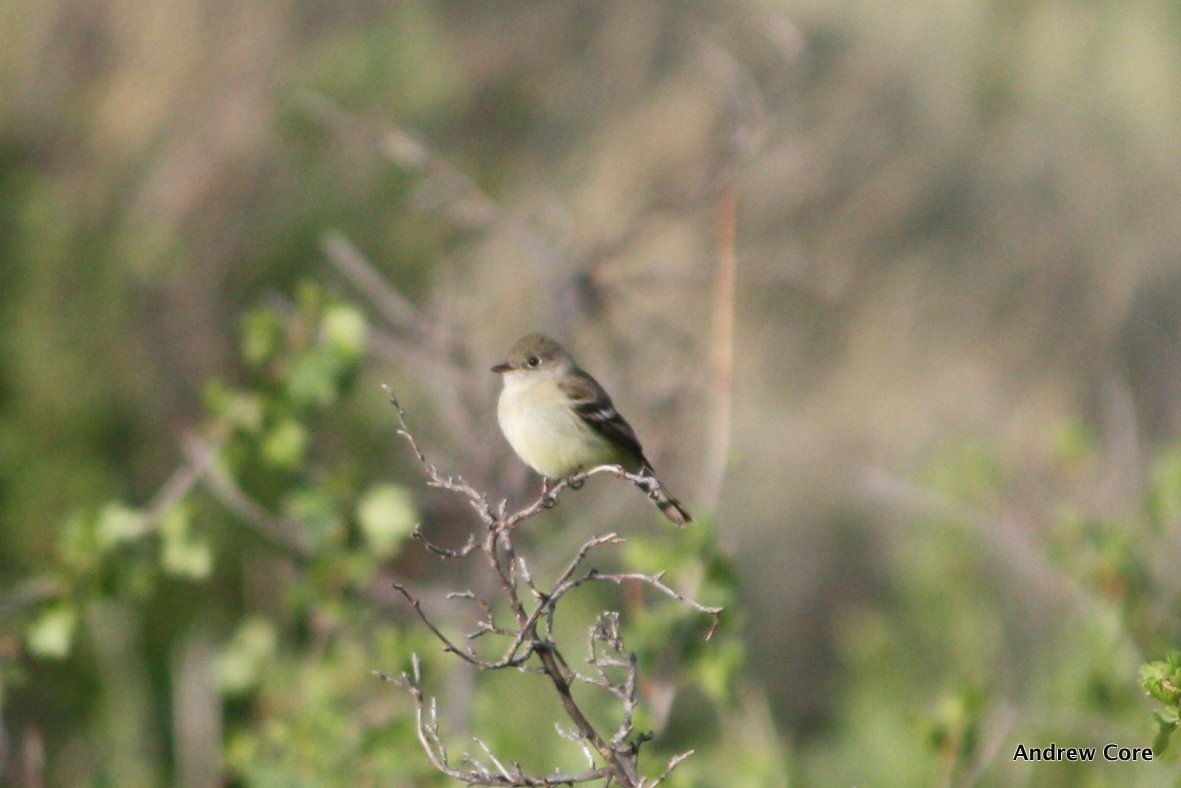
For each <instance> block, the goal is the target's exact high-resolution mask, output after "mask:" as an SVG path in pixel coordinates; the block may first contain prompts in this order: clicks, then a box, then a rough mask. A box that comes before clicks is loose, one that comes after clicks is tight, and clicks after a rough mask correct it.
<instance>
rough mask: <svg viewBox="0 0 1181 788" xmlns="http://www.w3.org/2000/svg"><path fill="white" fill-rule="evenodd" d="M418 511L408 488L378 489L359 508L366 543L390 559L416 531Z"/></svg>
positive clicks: (369, 493) (380, 486)
mask: <svg viewBox="0 0 1181 788" xmlns="http://www.w3.org/2000/svg"><path fill="white" fill-rule="evenodd" d="M417 520H418V511H417V509H416V508H415V506H414V499H413V498H411V496H410V493H409V492H407V491H406V489H405V488H404V487H400V486H398V485H394V484H382V485H378V486H376V487H374V488H372V489H371V490H369V491H368V492H367V493H365V495H364V496H362V498H361V500H360V501H359V502H358V504H357V522H358V523H359V524H360V526H361V533H362V534H363V535H364V536H365V541H367V542H368V543H369V546H370V547H371V548H372V549H373V552H375V553H376V554H378V555H380V556H389V555H392V554H393V553H394V552H396V551H397V548H398V545H399V544H400V543H401V542H402V540H403V539H404V538H405V537H406V536H408V535H409V534H410V532H411V531H412V530H413V529H414V525H415V523H416V522H417Z"/></svg>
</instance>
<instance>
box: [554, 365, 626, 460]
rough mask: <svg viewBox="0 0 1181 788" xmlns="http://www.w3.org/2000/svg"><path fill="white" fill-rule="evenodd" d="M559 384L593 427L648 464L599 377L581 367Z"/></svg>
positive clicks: (580, 413) (576, 409)
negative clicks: (601, 384) (596, 377)
mask: <svg viewBox="0 0 1181 788" xmlns="http://www.w3.org/2000/svg"><path fill="white" fill-rule="evenodd" d="M558 385H559V386H560V387H561V389H562V391H563V392H564V393H565V394H566V396H568V397H569V398H570V403H571V405H573V406H574V410H575V412H576V413H577V414H578V415H579V416H581V417H582V420H583V421H585V422H586V423H587V424H588V425H590V427H591V429H593V430H595V431H596V432H598V433H599V434H600V435H602V436H603V437H605V438H606V439H607V440H609V441H611V442H612V443H614V444H615V445H616V446H618V447H620V448H621V449H623V450H624V451H626V452H627V453H628V454H629V455H631V456H632V457H633V458H634V459H635V460H636V462H638V463H639V464H641V465H644V466H647V465H648V460H647V459H645V458H644V450H643V448H641V446H640V441H639V439H638V438H636V433H635V431H634V430H632V427H631V425H630V424H628V423H627V420H626V419H624V418H623V416H621V415H620V414H619V411H617V410H616V409H615V404H614V403H613V402H611V397H610V396H609V395H608V394H607V392H606V391H604V390H603V387H602V386H600V385H599V382H598V381H597V380H595V379H594V378H592V377H591V376H590V375H588V374H587V373H586V372H583V371H582V370H581V369H575V370H574V372H573V374H571V375H566V376H565V377H564V378H562V380H561V381H560V382H559V384H558Z"/></svg>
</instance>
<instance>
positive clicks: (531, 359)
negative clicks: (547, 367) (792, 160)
mask: <svg viewBox="0 0 1181 788" xmlns="http://www.w3.org/2000/svg"><path fill="white" fill-rule="evenodd" d="M540 363H541V359H539V358H538V357H537V356H530V357H529V358H527V359H525V365H526V366H529V367H536V366H537V365H538V364H540Z"/></svg>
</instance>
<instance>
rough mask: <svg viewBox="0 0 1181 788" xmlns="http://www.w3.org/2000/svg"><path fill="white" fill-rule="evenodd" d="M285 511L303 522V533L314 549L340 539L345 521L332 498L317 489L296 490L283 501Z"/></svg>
mask: <svg viewBox="0 0 1181 788" xmlns="http://www.w3.org/2000/svg"><path fill="white" fill-rule="evenodd" d="M283 512H284V513H285V514H286V515H287V516H289V517H293V518H295V519H296V520H299V521H300V523H302V524H303V526H304V528H303V533H304V535H305V536H307V537H308V541H309V543H310V545H311V546H312V547H313V548H314V549H321V548H324V547H326V546H328V545H329V544H332V543H333V542H337V541H339V540H340V538H341V536H342V535H343V533H344V521H343V519H342V518H341V516H340V513H339V512H338V511H337V510H336V507H335V505H334V504H333V502H332V499H331V498H330V497H329V496H328V495H327V494H325V493H324V492H322V491H320V490H317V489H306V490H296V491H294V492H292V493H291V494H290V495H288V496H287V497H286V498H285V499H284V501H283Z"/></svg>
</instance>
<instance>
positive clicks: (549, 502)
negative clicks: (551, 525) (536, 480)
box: [541, 476, 558, 509]
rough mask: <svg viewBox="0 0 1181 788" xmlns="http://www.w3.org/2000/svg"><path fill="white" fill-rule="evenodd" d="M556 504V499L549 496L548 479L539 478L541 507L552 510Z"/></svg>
mask: <svg viewBox="0 0 1181 788" xmlns="http://www.w3.org/2000/svg"><path fill="white" fill-rule="evenodd" d="M557 504H558V499H557V498H555V497H554V496H552V495H550V491H549V479H548V478H547V477H545V476H542V477H541V505H542V506H544V507H545V508H546V509H552V508H554V507H555V506H557Z"/></svg>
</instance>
